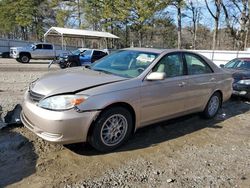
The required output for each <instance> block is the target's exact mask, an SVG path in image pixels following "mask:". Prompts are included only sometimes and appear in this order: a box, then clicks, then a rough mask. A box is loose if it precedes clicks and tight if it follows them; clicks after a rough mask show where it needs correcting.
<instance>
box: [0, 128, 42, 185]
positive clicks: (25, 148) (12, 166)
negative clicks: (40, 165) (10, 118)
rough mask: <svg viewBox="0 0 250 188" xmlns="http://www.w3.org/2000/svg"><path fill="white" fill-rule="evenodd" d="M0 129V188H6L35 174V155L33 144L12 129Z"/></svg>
mask: <svg viewBox="0 0 250 188" xmlns="http://www.w3.org/2000/svg"><path fill="white" fill-rule="evenodd" d="M17 126H20V125H17V124H12V125H8V126H7V127H4V128H2V129H0V187H6V186H8V185H11V184H13V183H16V182H18V181H20V180H22V179H23V178H26V177H28V176H30V175H32V174H34V173H35V172H36V162H37V158H38V156H37V154H36V153H35V149H34V146H33V143H32V142H30V141H29V140H28V139H27V138H26V137H24V136H23V135H21V134H20V133H18V132H15V131H13V128H15V127H17Z"/></svg>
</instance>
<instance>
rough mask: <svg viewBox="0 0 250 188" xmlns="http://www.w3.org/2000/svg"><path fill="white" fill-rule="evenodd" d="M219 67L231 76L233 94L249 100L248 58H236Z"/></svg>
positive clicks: (249, 74) (249, 75)
mask: <svg viewBox="0 0 250 188" xmlns="http://www.w3.org/2000/svg"><path fill="white" fill-rule="evenodd" d="M221 67H223V68H224V69H227V70H229V71H230V72H231V73H232V75H233V78H234V82H233V94H234V95H238V96H242V97H245V98H247V99H248V100H250V58H236V59H233V60H231V61H229V62H228V63H227V64H226V65H221Z"/></svg>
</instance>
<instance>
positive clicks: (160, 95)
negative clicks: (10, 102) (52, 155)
mask: <svg viewBox="0 0 250 188" xmlns="http://www.w3.org/2000/svg"><path fill="white" fill-rule="evenodd" d="M231 94H232V77H231V74H230V73H228V72H226V71H224V70H222V69H220V68H218V67H217V66H216V65H215V64H213V63H212V62H211V61H210V60H208V59H207V58H205V57H203V56H201V55H198V54H196V53H193V52H187V51H181V50H160V49H147V48H129V49H123V50H119V51H117V52H114V53H112V54H110V55H108V56H106V57H104V58H102V59H100V60H98V61H97V62H95V63H93V64H91V65H90V66H87V67H84V68H71V69H68V70H67V69H66V70H64V71H61V72H56V73H52V74H49V75H45V76H43V77H41V78H40V79H38V80H36V81H34V82H32V83H31V84H30V86H29V89H28V91H27V92H26V93H25V99H24V103H23V111H22V113H21V119H22V122H23V124H24V125H25V126H26V127H27V128H28V129H30V130H31V131H33V132H34V133H35V134H37V135H38V136H40V137H41V138H43V139H45V140H47V141H50V142H54V143H62V144H65V143H75V142H85V141H88V142H89V143H90V144H91V145H92V146H93V147H94V148H96V149H97V150H99V151H102V152H107V151H111V150H113V149H115V148H117V147H119V146H120V145H121V144H123V143H124V142H125V141H126V140H127V139H128V138H129V136H130V135H131V134H132V133H134V131H135V130H137V129H138V128H141V127H143V126H146V125H150V124H152V123H156V122H159V121H163V120H167V119H171V118H174V117H178V116H182V115H186V114H190V113H195V112H202V114H203V116H204V117H205V118H213V117H214V116H215V115H216V114H217V112H218V110H219V108H220V107H221V105H222V103H223V102H224V101H226V100H228V99H229V98H230V96H231Z"/></svg>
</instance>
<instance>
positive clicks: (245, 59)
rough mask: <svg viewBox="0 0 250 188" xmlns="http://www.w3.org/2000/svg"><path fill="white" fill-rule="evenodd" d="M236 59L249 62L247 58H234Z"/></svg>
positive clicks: (249, 59)
mask: <svg viewBox="0 0 250 188" xmlns="http://www.w3.org/2000/svg"><path fill="white" fill-rule="evenodd" d="M236 59H239V60H243V61H250V58H249V57H240V58H236Z"/></svg>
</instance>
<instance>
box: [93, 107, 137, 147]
mask: <svg viewBox="0 0 250 188" xmlns="http://www.w3.org/2000/svg"><path fill="white" fill-rule="evenodd" d="M132 128H133V120H132V116H131V113H130V112H129V111H128V110H127V109H125V108H122V107H114V108H109V109H107V110H105V111H104V112H103V113H102V114H101V115H100V116H99V117H98V118H97V120H96V122H95V123H94V128H93V131H92V134H91V136H90V140H89V142H90V144H91V145H92V146H93V147H94V148H95V149H96V150H98V151H100V152H109V151H112V150H114V149H116V148H118V147H119V146H121V145H122V144H123V143H124V142H125V141H127V139H128V138H129V136H130V135H131V132H132Z"/></svg>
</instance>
